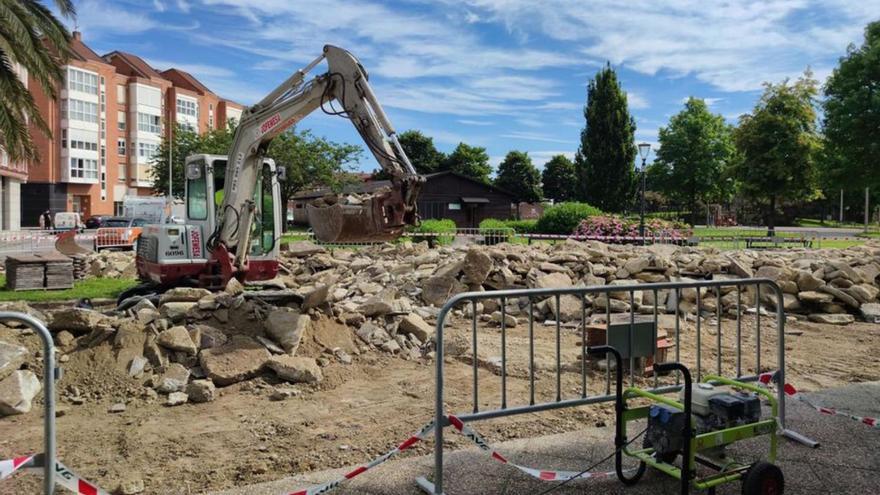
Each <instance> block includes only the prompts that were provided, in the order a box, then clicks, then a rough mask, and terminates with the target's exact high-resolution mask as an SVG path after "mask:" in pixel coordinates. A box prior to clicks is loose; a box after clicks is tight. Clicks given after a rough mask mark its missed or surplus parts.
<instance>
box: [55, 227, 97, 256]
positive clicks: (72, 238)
mask: <svg viewBox="0 0 880 495" xmlns="http://www.w3.org/2000/svg"><path fill="white" fill-rule="evenodd" d="M55 249H56V250H57V251H58V252H59V253H61V254H64V255H66V256H76V255H78V254H89V253H92V252H93V251H92V250H91V249H86V248H84V247H82V246H80V245H79V244H77V243H76V230H68V231H67V232H62V233H61V234H58V237H57V238H56V239H55Z"/></svg>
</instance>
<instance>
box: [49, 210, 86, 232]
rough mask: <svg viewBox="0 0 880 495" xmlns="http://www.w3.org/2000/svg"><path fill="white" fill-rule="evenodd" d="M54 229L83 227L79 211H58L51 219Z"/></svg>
mask: <svg viewBox="0 0 880 495" xmlns="http://www.w3.org/2000/svg"><path fill="white" fill-rule="evenodd" d="M53 224H54V226H55V230H76V229H80V228H82V227H83V222H82V218H81V217H80V215H79V213H76V212H73V211H59V212H58V213H56V214H55V220H54V221H53Z"/></svg>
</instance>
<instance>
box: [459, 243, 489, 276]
mask: <svg viewBox="0 0 880 495" xmlns="http://www.w3.org/2000/svg"><path fill="white" fill-rule="evenodd" d="M493 265H494V263H493V262H492V257H491V256H489V255H488V254H486V253H485V252H483V249H482V248H480V247H476V246H475V247H471V248H470V249H468V252H467V254H466V255H465V257H464V268H463V269H464V274H465V276H466V277H467V281H468V282H469V283H471V284H474V285H481V284H482V283H483V282H485V281H486V278H488V277H489V272H491V271H492V266H493Z"/></svg>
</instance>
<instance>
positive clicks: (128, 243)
mask: <svg viewBox="0 0 880 495" xmlns="http://www.w3.org/2000/svg"><path fill="white" fill-rule="evenodd" d="M140 232H141V229H140V228H139V227H135V228H134V229H132V228H129V227H101V228H99V229H98V230H97V231H96V232H95V251H99V250H101V249H114V248H125V249H133V248H134V243H135V241H136V239H137V237H138V236H139V235H140Z"/></svg>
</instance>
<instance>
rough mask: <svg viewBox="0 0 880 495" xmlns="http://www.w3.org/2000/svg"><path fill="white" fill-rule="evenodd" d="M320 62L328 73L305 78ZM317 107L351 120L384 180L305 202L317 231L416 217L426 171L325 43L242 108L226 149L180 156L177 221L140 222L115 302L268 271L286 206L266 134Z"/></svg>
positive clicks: (389, 225)
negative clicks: (129, 270)
mask: <svg viewBox="0 0 880 495" xmlns="http://www.w3.org/2000/svg"><path fill="white" fill-rule="evenodd" d="M322 61H326V63H327V67H328V70H327V72H325V73H323V74H321V75H318V76H315V77H314V78H313V79H311V80H309V81H306V80H305V78H306V75H307V74H308V73H309V72H310V71H312V70H313V69H314V68H315V67H316V66H317V65H318V64H319V63H321V62H322ZM337 105H338V106H337ZM318 109H321V110H322V111H323V112H324V113H327V114H329V115H334V116H341V117H345V118H347V119H349V120H350V121H351V123H352V124H353V125H354V127H355V129H357V131H358V133H359V134H360V135H361V137H362V138H363V140H364V143H365V144H366V146H367V148H368V149H369V150H370V152H372V154H373V156H375V158H376V160H377V161H378V162H379V165H380V166H381V167H382V169H383V170H384V171H385V172H386V173H387V174H388V175H389V176H390V177H391V186H390V187H387V188H384V189H383V190H379V191H376V192H375V193H373V194H371V195H370V196H369V197H368V198H367V199H363V198H360V197H358V198H357V200H353V201H347V200H346V198H344V197H333V198H327V200H326V201H322V202H321V204H318V205H312V204H310V205H308V207H307V214H308V218H309V223H310V224H311V226H312V230H313V232H314V234H315V237H316V238H317V239H318V240H319V241H324V242H334V243H347V242H380V241H390V240H393V239H396V238H397V237H399V236H400V235H401V234H402V233H403V231H404V228H405V227H406V226H407V225H417V224H418V222H419V215H418V211H417V203H416V201H417V198H418V194H419V190H420V188H421V186H422V184H424V178H423V177H422V176H420V175H418V174H417V173H416V171H415V169H414V168H413V166H412V164H411V163H410V161H409V159H408V158H407V156H406V153H404V151H403V148H402V147H401V145H400V141H399V140H398V138H397V134H396V132H395V130H394V127H393V126H392V125H391V122H390V121H389V120H388V117H387V116H386V114H385V112H384V110H383V109H382V106H381V105H380V104H379V102H378V100H377V99H376V96H375V94H374V93H373V89H372V88H371V87H370V84H369V82H368V77H367V72H366V71H365V70H364V68H363V66H361V64H360V62H359V61H358V60H357V58H355V57H354V56H353V55H352V54H351V53H349V52H348V51H346V50H344V49H342V48H339V47H336V46H331V45H327V46H325V47H324V50H323V53H322V54H321V55H320V56H319V57H317V58H316V59H315V60H313V61H312V62H311V63H309V64H308V65H307V66H306V67H304V68H302V69H300V70H298V71H297V72H295V73H294V74H293V75H291V76H290V77H289V78H288V79H287V80H286V81H284V82H283V83H282V84H281V85H279V86H278V87H277V88H275V89H274V90H273V91H272V92H271V93H269V94H268V95H267V96H266V97H265V98H263V100H262V101H260V102H259V103H257V104H256V105H254V106H252V107H250V108H248V109H246V110H245V112H243V114H242V118H241V122H240V123H239V125H238V128H237V129H236V131H235V136H234V138H233V144H232V148H231V149H230V150H229V155H228V156H222V155H206V154H197V155H192V156H189V157H187V158H186V162H185V167H186V174H185V175H186V188H185V191H186V192H185V206H186V218H185V221H184V223H183V224H174V223H163V224H158V225H148V226H146V227H145V228H144V230H143V233H142V234H141V236H140V239H139V241H138V245H137V254H136V265H137V271H138V276H139V277H140V278H141V280H142V281H143V282H144V283H143V284H141V285H140V286H138V287H135V288H134V289H133V290H131V291H127V292H126V293H125V294H123V295H121V296H120V300H122V299H123V298H124V297H130V296H132V295H137V294H139V293H140V294H144V293H147V292H155V291H157V290H158V291H161V290H162V288H169V287H176V286H187V285H189V286H197V287H204V288H208V289H212V290H216V289H219V288H222V287H225V286H226V284H227V283H228V282H229V281H230V280H231V279H233V278H235V279H237V280H239V281H241V282H246V281H260V280H269V279H272V278H274V277H275V276H276V275H277V273H278V252H279V239H280V235H281V222H282V220H283V216H282V212H283V211H285V210H286V205H282V204H281V194H280V183H281V181H283V180H284V178H285V171H286V169H285V168H283V167H278V166H276V164H275V163H274V162H273V161H272V160H271V159H269V158H266V151H267V149H268V147H269V143H271V141H272V139H273V138H275V137H276V136H278V135H279V134H280V133H282V132H284V131H285V130H286V129H289V128H291V127H292V126H294V125H296V124H297V123H299V122H300V121H301V120H303V119H304V118H305V117H306V116H308V115H309V114H311V113H312V112H314V111H315V110H318Z"/></svg>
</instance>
